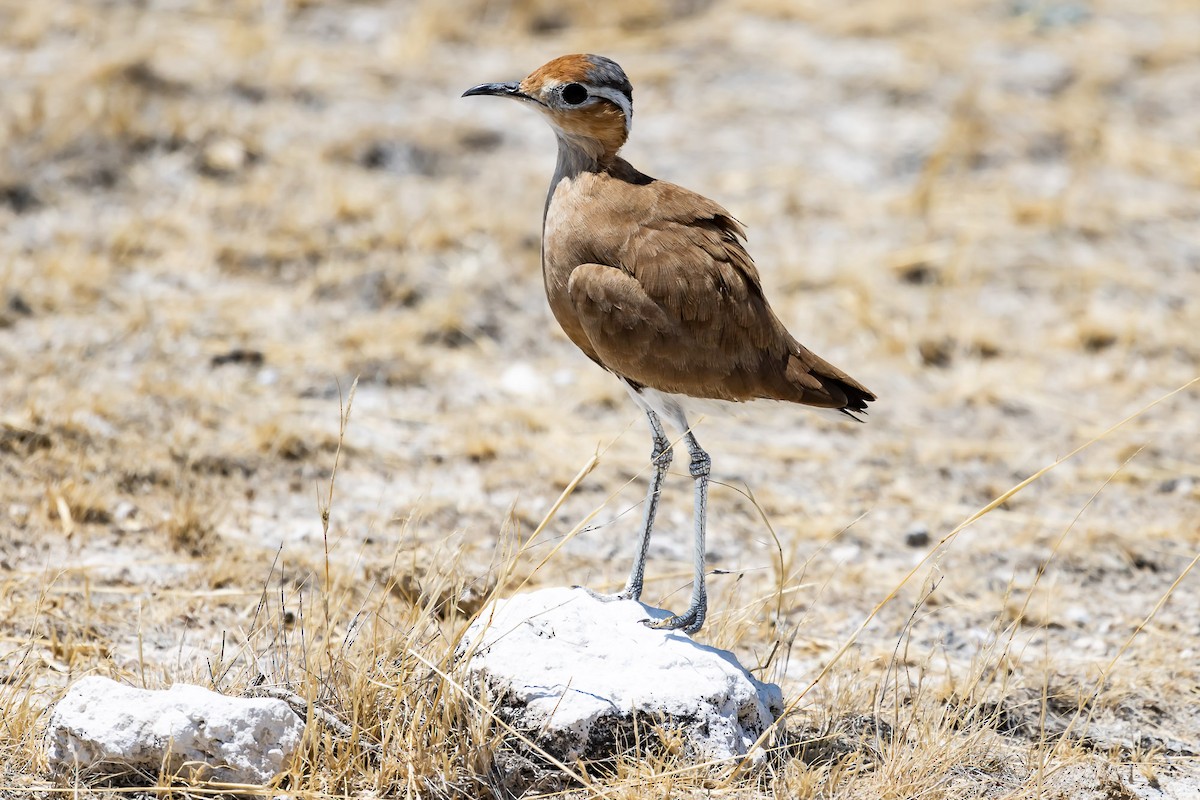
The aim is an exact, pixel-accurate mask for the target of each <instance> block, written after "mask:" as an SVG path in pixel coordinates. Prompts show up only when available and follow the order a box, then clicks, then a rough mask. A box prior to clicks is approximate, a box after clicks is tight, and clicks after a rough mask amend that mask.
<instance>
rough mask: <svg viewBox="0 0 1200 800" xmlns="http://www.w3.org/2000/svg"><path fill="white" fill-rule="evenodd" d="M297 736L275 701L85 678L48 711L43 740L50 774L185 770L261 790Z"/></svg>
mask: <svg viewBox="0 0 1200 800" xmlns="http://www.w3.org/2000/svg"><path fill="white" fill-rule="evenodd" d="M303 734H304V723H303V722H302V721H301V720H300V718H299V717H297V716H296V714H295V713H294V712H293V711H292V710H291V708H289V707H288V705H287V703H285V702H283V701H282V700H276V699H273V698H261V697H227V696H225V695H222V694H217V693H216V692H212V691H209V690H208V689H205V688H203V687H200V686H192V685H189V684H183V683H177V684H175V685H174V686H172V687H171V688H170V689H168V690H165V691H154V690H149V689H137V688H135V687H132V686H126V685H125V684H121V683H117V682H116V681H112V680H109V679H108V678H102V677H99V676H90V677H87V678H83V679H81V680H79V681H77V682H76V683H75V684H74V685H73V686H71V688H70V689H69V690H68V691H67V695H66V697H64V698H63V699H62V700H60V701H59V702H58V705H56V706H55V707H54V712H53V713H52V714H51V716H50V727H49V729H48V730H47V732H46V740H47V744H48V745H49V761H50V768H51V769H52V770H54V771H56V772H60V773H62V772H69V771H72V770H76V769H78V770H80V771H89V772H93V773H95V772H99V773H110V772H122V771H125V770H127V769H128V768H130V767H133V768H136V769H142V770H146V771H148V772H150V773H151V774H154V775H157V774H158V773H159V770H160V769H163V768H165V769H166V770H167V771H168V772H169V773H176V772H180V771H182V770H185V769H187V770H193V771H194V772H193V774H192V775H191V777H193V778H198V779H200V780H212V781H221V782H227V783H254V784H261V783H267V782H269V781H271V780H272V779H273V778H274V777H275V776H276V775H278V774H279V773H281V772H283V771H284V770H285V769H287V767H288V764H289V763H290V761H291V758H292V754H293V753H294V752H295V751H296V748H297V747H298V746H299V744H300V739H301V736H302V735H303ZM185 765H186V766H185Z"/></svg>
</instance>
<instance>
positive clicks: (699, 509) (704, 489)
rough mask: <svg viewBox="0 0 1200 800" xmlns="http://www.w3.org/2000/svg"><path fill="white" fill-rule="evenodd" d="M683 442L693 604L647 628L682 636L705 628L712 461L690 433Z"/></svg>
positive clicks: (689, 432)
mask: <svg viewBox="0 0 1200 800" xmlns="http://www.w3.org/2000/svg"><path fill="white" fill-rule="evenodd" d="M684 440H685V441H686V442H687V446H688V452H689V453H691V456H692V462H691V464H690V465H689V468H688V471H689V472H691V474H692V478H694V479H695V481H696V502H695V511H694V514H695V523H696V540H695V549H694V550H693V551H692V575H693V578H692V601H691V603H689V604H688V607H687V611H684V612H683V613H682V614H676V615H675V616H673V617H667V618H666V619H664V620H661V621H659V622H655V623H653V624H651V626H650V627H652V628H658V629H661V630H679V629H680V628H682V629H683V632H684V633H696V632H698V631H699V630H700V628H701V627H703V626H704V617H705V615H706V614H707V613H708V594H707V593H706V591H705V589H704V571H705V565H704V523H705V517H706V516H707V514H708V473H709V468H710V467H711V465H712V459H711V458H709V457H708V453H706V452H704V450H703V449H702V448H701V447H700V443H699V442H697V441H696V437H695V436H693V435H692V433H691V431H688V432H687V433H686V434H685V435H684Z"/></svg>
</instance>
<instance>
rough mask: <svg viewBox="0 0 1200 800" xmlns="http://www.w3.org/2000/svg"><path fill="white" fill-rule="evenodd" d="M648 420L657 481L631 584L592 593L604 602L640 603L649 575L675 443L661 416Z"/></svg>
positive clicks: (645, 515) (646, 512) (648, 503)
mask: <svg viewBox="0 0 1200 800" xmlns="http://www.w3.org/2000/svg"><path fill="white" fill-rule="evenodd" d="M646 419H648V420H649V421H650V433H651V435H652V436H653V437H654V449H653V450H651V451H650V459H651V461H653V462H654V477H652V478H651V479H650V488H649V489H648V490H647V492H646V508H645V510H644V511H643V512H642V531H641V534H639V536H638V544H637V552H636V553H635V554H634V557H633V568H632V569H631V570H630V571H629V580H628V581H626V582H625V588H624V589H622V590H621V591H619V592H617V593H616V594H609V595H602V594H599V593H597V592H591V591H590V590H589V593H590V594H591V595H592V596H593V597H596V598H598V599H601V600H639V599H640V598H641V596H642V584H643V581H644V578H645V575H646V554H647V553H648V552H649V551H650V531H651V529H653V528H654V517H655V515H656V514H657V513H658V498H659V496H660V495H661V494H662V486H663V481H665V480H666V477H667V468H668V467H669V466H671V457H672V455H673V454H674V453H673V451H672V449H671V440H670V439H668V438H667V434H666V432H665V431H664V430H663V426H662V422H661V421H659V419H658V415H657V414H655V413H654V412H653V411H651V410H649V409H646Z"/></svg>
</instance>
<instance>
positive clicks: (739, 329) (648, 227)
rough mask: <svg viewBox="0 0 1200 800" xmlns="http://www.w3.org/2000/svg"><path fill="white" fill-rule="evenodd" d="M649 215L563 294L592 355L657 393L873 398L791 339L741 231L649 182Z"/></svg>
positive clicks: (716, 212) (846, 404)
mask: <svg viewBox="0 0 1200 800" xmlns="http://www.w3.org/2000/svg"><path fill="white" fill-rule="evenodd" d="M654 189H655V191H656V193H657V197H656V201H655V203H654V204H653V209H652V211H653V213H651V214H647V215H645V216H643V217H642V220H643V222H642V224H641V225H640V226H639V227H638V228H636V230H634V231H632V232H631V235H629V236H628V238H627V239H626V240H625V242H624V244H623V245H622V246H621V247H620V248H619V249H618V252H617V253H616V258H615V259H614V260H615V262H616V263H617V264H619V266H606V265H602V264H583V265H580V266H578V267H576V268H575V269H574V270H572V272H571V276H570V279H569V283H568V287H567V288H568V294H569V297H570V300H571V304H572V305H573V307H574V310H575V313H576V315H577V319H578V321H579V324H580V326H581V327H582V328H583V331H584V333H585V335H586V336H587V338H588V340H589V343H590V344H591V345H592V348H593V349H594V351H595V353H596V356H597V358H598V360H599V361H600V362H601V363H602V364H603V365H604V366H605V367H607V368H609V369H611V370H613V371H614V372H617V373H619V374H621V375H623V376H625V377H627V378H629V379H630V380H632V381H634V382H636V383H638V384H641V385H644V386H649V387H652V388H655V389H658V390H660V391H665V392H675V393H680V394H687V395H690V396H693V397H703V398H715V399H721V400H734V401H741V400H754V399H761V398H766V399H775V400H787V401H792V402H797V403H804V404H807V405H813V406H821V407H827V408H843V409H848V410H852V411H858V410H862V409H864V408H865V407H866V403H867V402H869V401H870V400H874V399H875V396H874V395H873V394H871V392H870V391H868V390H867V389H866V388H865V387H863V386H862V385H861V384H859V383H858V382H857V381H855V380H854V379H853V378H851V377H850V376H848V375H846V374H845V373H844V372H842V371H841V370H839V369H837V368H836V367H834V366H833V365H831V364H829V363H828V362H826V361H824V360H822V359H821V358H819V357H818V356H816V355H815V354H813V353H812V352H811V351H809V350H807V349H806V348H805V347H803V346H802V345H800V344H799V343H798V342H797V341H796V340H795V339H794V338H793V337H792V336H791V335H790V334H789V333H788V332H787V330H786V329H785V328H784V327H783V325H782V323H780V322H779V320H778V318H777V317H776V316H775V314H774V313H773V312H772V311H771V308H770V306H769V305H768V303H767V300H766V298H765V297H764V296H763V293H762V287H761V284H760V281H759V276H758V271H757V269H755V267H754V263H753V262H752V261H751V259H750V256H749V255H748V254H747V253H746V250H745V248H744V247H743V246H742V243H741V239H742V238H743V237H744V234H743V231H742V228H741V226H740V225H739V224H738V223H737V221H736V220H734V219H733V218H732V217H730V216H729V215H728V214H727V213H726V212H725V211H724V210H723V209H721V208H720V206H717V205H716V204H715V203H712V202H711V201H708V200H706V199H704V198H702V197H700V196H699V195H695V194H693V193H691V192H688V191H687V190H685V189H681V188H680V187H677V186H674V185H672V184H667V183H662V182H656V183H655V185H654Z"/></svg>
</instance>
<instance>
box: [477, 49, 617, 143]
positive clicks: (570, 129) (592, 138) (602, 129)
mask: <svg viewBox="0 0 1200 800" xmlns="http://www.w3.org/2000/svg"><path fill="white" fill-rule="evenodd" d="M475 95H495V96H497V97H511V98H514V99H516V100H520V101H522V102H525V103H528V104H530V105H532V106H533V107H534V108H536V109H537V110H538V111H541V112H542V114H544V115H545V116H546V119H547V120H549V122H550V125H551V126H553V128H554V130H555V133H557V134H558V137H559V139H560V140H562V141H563V142H564V143H565V144H566V145H568V146H569V147H572V148H575V149H577V150H581V151H583V152H584V153H585V154H586V155H587V156H588V157H590V158H593V159H595V160H596V161H600V162H603V161H604V160H606V159H609V158H612V156H614V155H616V152H617V150H619V149H620V148H621V145H623V144H625V140H626V139H627V138H628V137H629V128H630V126H631V125H632V124H633V87H632V86H631V85H630V83H629V78H627V77H625V72H624V70H622V69H621V67H620V66H619V65H618V64H617V62H615V61H613V60H612V59H608V58H605V57H604V56H593V55H570V56H560V57H559V58H556V59H554V60H553V61H551V62H550V63H548V64H545V65H543V66H541V67H539V68H538V69H536V70H534V71H533V72H531V73H530V74H529V75H528V76H527V77H526V78H525V79H524V80H522V81H519V82H518V81H511V82H509V83H484V84H480V85H479V86H475V87H472V88H470V89H468V90H467V91H465V92H463V97H473V96H475Z"/></svg>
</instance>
